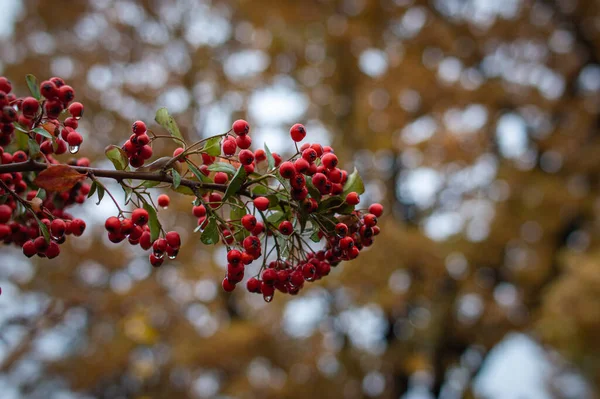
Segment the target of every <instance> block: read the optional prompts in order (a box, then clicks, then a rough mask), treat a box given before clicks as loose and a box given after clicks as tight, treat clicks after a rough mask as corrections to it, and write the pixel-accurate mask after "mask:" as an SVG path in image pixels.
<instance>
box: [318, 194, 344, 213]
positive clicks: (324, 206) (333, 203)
mask: <svg viewBox="0 0 600 399" xmlns="http://www.w3.org/2000/svg"><path fill="white" fill-rule="evenodd" d="M343 203H344V200H343V199H342V198H340V197H329V198H327V199H326V200H324V201H321V203H320V204H319V208H318V209H317V212H319V213H323V212H327V211H328V210H329V209H331V208H335V207H337V206H340V205H342V204H343Z"/></svg>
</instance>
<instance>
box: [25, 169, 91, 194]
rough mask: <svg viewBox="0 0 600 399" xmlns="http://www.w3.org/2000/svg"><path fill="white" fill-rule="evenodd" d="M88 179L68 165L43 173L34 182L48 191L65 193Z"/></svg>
mask: <svg viewBox="0 0 600 399" xmlns="http://www.w3.org/2000/svg"><path fill="white" fill-rule="evenodd" d="M86 177H87V176H86V175H84V174H81V173H79V172H77V171H76V170H75V169H73V168H71V167H70V166H68V165H56V166H50V167H48V168H47V169H45V170H43V171H41V172H40V174H39V175H37V177H36V178H35V180H34V181H33V182H34V183H35V184H36V186H38V187H40V188H43V189H45V190H46V191H58V192H63V191H67V190H70V189H71V188H73V186H74V185H75V184H77V183H78V182H80V181H82V180H85V179H86Z"/></svg>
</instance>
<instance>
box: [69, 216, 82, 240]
mask: <svg viewBox="0 0 600 399" xmlns="http://www.w3.org/2000/svg"><path fill="white" fill-rule="evenodd" d="M69 230H70V231H71V234H73V235H74V236H75V237H79V236H80V235H82V234H83V232H84V231H85V222H84V221H83V220H81V219H73V220H71V224H70V225H69Z"/></svg>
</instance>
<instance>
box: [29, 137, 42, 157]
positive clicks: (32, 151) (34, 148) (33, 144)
mask: <svg viewBox="0 0 600 399" xmlns="http://www.w3.org/2000/svg"><path fill="white" fill-rule="evenodd" d="M27 146H28V147H29V156H30V157H32V158H35V157H36V156H37V155H38V154H39V153H40V145H39V144H38V143H37V141H35V140H34V139H32V138H29V139H28V140H27Z"/></svg>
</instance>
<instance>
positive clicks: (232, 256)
mask: <svg viewBox="0 0 600 399" xmlns="http://www.w3.org/2000/svg"><path fill="white" fill-rule="evenodd" d="M227 262H228V263H230V264H232V265H237V264H239V263H241V262H242V253H241V252H240V251H238V250H237V249H232V250H230V251H229V252H227Z"/></svg>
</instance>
